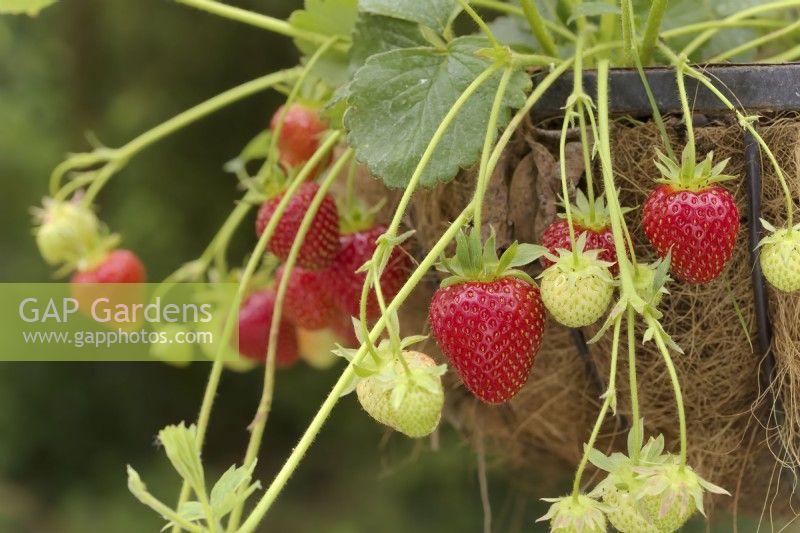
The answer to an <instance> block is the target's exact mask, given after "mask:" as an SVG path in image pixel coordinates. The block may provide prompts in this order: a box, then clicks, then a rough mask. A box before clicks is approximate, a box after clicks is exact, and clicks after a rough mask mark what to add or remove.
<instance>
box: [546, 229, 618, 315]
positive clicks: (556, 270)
mask: <svg viewBox="0 0 800 533" xmlns="http://www.w3.org/2000/svg"><path fill="white" fill-rule="evenodd" d="M585 244H586V241H585V236H583V235H582V236H581V238H580V239H579V240H578V243H577V245H576V247H577V250H576V252H575V253H573V252H571V251H567V250H561V251H560V254H561V256H560V257H559V258H558V259H557V260H556V262H555V264H554V265H552V266H550V267H548V268H547V269H546V270H545V271H544V272H543V273H542V275H541V279H542V287H541V291H542V301H543V302H544V305H545V307H546V308H547V310H548V311H550V313H551V314H552V315H553V318H555V319H556V320H557V321H558V322H560V323H561V324H563V325H565V326H567V327H570V328H580V327H584V326H589V325H591V324H594V323H595V322H597V321H598V320H599V319H600V317H602V316H603V314H604V313H605V312H606V309H608V306H609V304H610V303H611V296H612V294H613V292H614V287H613V283H612V279H611V274H610V273H609V270H608V268H609V267H610V266H611V264H610V263H608V262H606V261H601V260H600V259H598V257H597V256H598V254H599V253H600V251H599V250H588V251H584V246H585Z"/></svg>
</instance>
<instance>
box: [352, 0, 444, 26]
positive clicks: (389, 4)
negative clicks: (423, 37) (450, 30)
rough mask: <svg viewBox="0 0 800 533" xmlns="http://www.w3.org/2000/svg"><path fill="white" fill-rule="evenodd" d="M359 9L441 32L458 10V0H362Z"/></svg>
mask: <svg viewBox="0 0 800 533" xmlns="http://www.w3.org/2000/svg"><path fill="white" fill-rule="evenodd" d="M358 9H359V11H361V12H363V13H371V14H373V15H383V16H385V17H393V18H396V19H401V20H405V21H408V22H418V23H419V24H424V25H425V26H427V27H429V28H431V29H433V30H436V31H437V32H439V33H442V32H444V29H445V28H446V27H447V25H448V24H449V23H450V20H451V19H452V18H453V16H454V15H455V14H456V13H457V12H458V8H457V3H456V0H426V1H425V2H420V1H419V0H360V1H359V3H358Z"/></svg>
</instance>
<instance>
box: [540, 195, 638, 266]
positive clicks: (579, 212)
mask: <svg viewBox="0 0 800 533" xmlns="http://www.w3.org/2000/svg"><path fill="white" fill-rule="evenodd" d="M571 207H572V222H573V224H574V225H575V238H576V239H578V238H579V237H580V236H581V235H583V234H584V233H585V234H586V251H587V252H588V251H590V250H602V252H600V254H599V256H598V259H600V260H601V261H608V262H609V263H613V265H612V266H611V267H610V268H609V271H610V272H611V275H613V276H617V274H619V267H618V266H617V249H616V247H615V246H614V235H613V233H612V232H611V220H610V219H609V214H608V210H607V208H606V206H605V201H604V200H603V196H602V195H601V196H599V197H598V198H597V199H596V200H595V202H594V206H593V207H591V206H590V204H589V201H588V200H587V198H586V195H584V194H583V191H581V190H580V189H578V191H577V193H576V195H575V205H573V206H571ZM623 211H626V212H627V211H628V210H627V209H623ZM559 216H563V215H559ZM542 246H544V247H545V248H547V249H548V251H549V252H550V254H551V255H554V256H556V257H558V250H559V249H562V250H572V246H571V243H570V239H569V224H568V223H567V221H566V219H564V218H559V219H557V220H555V221H554V222H553V223H552V224H550V225H549V226H548V227H547V229H545V230H544V233H542ZM541 263H542V266H543V267H544V268H547V267H549V266H552V265H553V261H551V260H550V259H548V258H547V257H546V256H543V257H542V258H541Z"/></svg>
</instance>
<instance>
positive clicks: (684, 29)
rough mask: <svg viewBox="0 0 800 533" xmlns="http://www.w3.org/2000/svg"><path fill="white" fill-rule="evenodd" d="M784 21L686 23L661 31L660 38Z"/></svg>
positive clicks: (774, 25)
mask: <svg viewBox="0 0 800 533" xmlns="http://www.w3.org/2000/svg"><path fill="white" fill-rule="evenodd" d="M784 25H786V23H785V22H784V21H781V20H771V19H753V20H712V21H706V22H696V23H694V24H687V25H686V26H680V27H679V28H671V29H669V30H664V31H662V32H661V38H662V39H673V38H675V37H682V36H684V35H691V34H694V33H697V32H700V31H704V30H707V29H709V28H717V29H720V30H723V29H726V28H782V27H783V26H784Z"/></svg>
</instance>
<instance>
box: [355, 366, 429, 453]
mask: <svg viewBox="0 0 800 533" xmlns="http://www.w3.org/2000/svg"><path fill="white" fill-rule="evenodd" d="M401 357H403V358H404V360H405V365H403V363H402V362H401V361H400V360H399V359H395V360H394V361H392V362H391V363H390V364H389V365H387V366H386V367H385V368H384V369H382V370H381V371H380V372H379V373H377V374H375V375H373V376H370V377H367V378H365V379H363V380H362V381H360V382H359V383H358V384H357V385H356V395H357V396H358V400H359V402H360V403H361V406H362V407H363V408H364V410H365V411H366V412H367V413H368V414H369V415H370V416H372V418H374V419H375V420H377V421H378V422H380V423H381V424H385V425H387V426H389V427H391V428H392V429H394V430H396V431H399V432H400V433H403V434H404V435H407V436H409V437H411V438H419V437H424V436H426V435H429V434H431V433H432V432H433V430H434V429H436V426H437V425H438V424H439V419H440V418H441V414H442V407H443V406H444V389H443V387H442V381H441V377H440V376H441V374H442V372H443V369H442V368H441V367H437V366H436V363H435V362H434V361H433V359H431V358H430V357H428V356H427V355H425V354H423V353H421V352H414V351H403V352H402V353H401ZM406 365H407V366H406Z"/></svg>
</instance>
